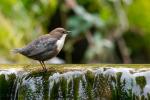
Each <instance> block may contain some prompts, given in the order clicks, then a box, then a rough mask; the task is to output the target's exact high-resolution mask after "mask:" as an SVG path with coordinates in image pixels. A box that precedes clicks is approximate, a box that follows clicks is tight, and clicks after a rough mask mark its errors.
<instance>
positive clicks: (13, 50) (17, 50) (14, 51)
mask: <svg viewBox="0 0 150 100" xmlns="http://www.w3.org/2000/svg"><path fill="white" fill-rule="evenodd" d="M20 51H21V48H16V49H12V50H10V52H11V53H13V54H16V53H20Z"/></svg>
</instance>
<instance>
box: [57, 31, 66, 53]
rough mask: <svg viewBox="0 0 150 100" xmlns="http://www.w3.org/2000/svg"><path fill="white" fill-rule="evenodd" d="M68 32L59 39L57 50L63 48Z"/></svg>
mask: <svg viewBox="0 0 150 100" xmlns="http://www.w3.org/2000/svg"><path fill="white" fill-rule="evenodd" d="M66 36H67V34H63V36H62V37H61V38H60V39H59V40H57V43H56V45H57V51H58V52H60V50H61V49H62V48H63V45H64V42H65V38H66Z"/></svg>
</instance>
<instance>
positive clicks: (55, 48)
mask: <svg viewBox="0 0 150 100" xmlns="http://www.w3.org/2000/svg"><path fill="white" fill-rule="evenodd" d="M69 32H70V31H67V30H65V29H64V28H55V29H54V30H52V31H51V32H49V34H46V35H42V36H40V37H39V38H37V39H36V40H34V41H32V42H31V43H29V44H28V45H27V46H25V47H23V48H17V49H13V52H15V53H20V54H22V55H24V56H26V57H28V58H31V59H34V60H38V61H39V62H40V64H41V66H42V67H43V70H44V71H47V69H46V66H45V64H44V61H46V60H49V59H51V58H53V57H55V56H57V54H58V53H59V52H60V51H61V49H62V48H63V45H64V42H65V38H66V36H67V34H68V33H69Z"/></svg>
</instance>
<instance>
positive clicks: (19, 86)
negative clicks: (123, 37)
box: [0, 64, 150, 100]
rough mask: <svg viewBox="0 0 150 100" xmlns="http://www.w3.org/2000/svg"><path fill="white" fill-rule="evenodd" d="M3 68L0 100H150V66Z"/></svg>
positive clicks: (85, 65)
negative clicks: (45, 68)
mask: <svg viewBox="0 0 150 100" xmlns="http://www.w3.org/2000/svg"><path fill="white" fill-rule="evenodd" d="M46 66H47V69H48V71H47V72H43V71H42V68H41V66H40V65H0V100H24V99H27V100H28V99H30V100H31V99H35V100H42V99H44V100H51V99H52V100H53V99H56V100H57V99H75V100H81V99H82V100H94V99H100V100H102V99H105V100H139V99H140V100H149V99H150V82H149V80H150V77H149V76H150V65H141V64H134V65H132V64H129V65H121V64H120V65H117V64H64V65H46Z"/></svg>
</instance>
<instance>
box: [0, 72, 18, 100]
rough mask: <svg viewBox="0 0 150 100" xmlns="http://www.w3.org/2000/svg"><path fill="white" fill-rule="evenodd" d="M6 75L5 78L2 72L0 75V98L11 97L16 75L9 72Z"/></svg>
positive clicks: (7, 98)
mask: <svg viewBox="0 0 150 100" xmlns="http://www.w3.org/2000/svg"><path fill="white" fill-rule="evenodd" d="M7 77H8V79H6V77H5V75H4V74H1V75H0V100H10V98H11V92H12V89H13V85H14V81H15V79H16V75H15V74H10V75H8V76H7Z"/></svg>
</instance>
